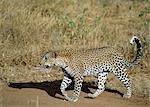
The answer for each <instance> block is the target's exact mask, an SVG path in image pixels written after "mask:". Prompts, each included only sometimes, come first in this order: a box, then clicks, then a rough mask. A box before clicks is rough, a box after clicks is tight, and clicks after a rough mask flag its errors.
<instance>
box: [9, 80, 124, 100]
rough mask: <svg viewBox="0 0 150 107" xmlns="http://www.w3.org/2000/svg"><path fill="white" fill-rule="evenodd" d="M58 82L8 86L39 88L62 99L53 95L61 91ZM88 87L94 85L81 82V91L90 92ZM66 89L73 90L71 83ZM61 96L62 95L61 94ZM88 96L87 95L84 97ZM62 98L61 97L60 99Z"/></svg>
mask: <svg viewBox="0 0 150 107" xmlns="http://www.w3.org/2000/svg"><path fill="white" fill-rule="evenodd" d="M60 84H61V80H57V81H53V82H47V81H46V82H41V83H32V82H28V83H10V84H9V87H12V88H18V89H21V88H35V89H41V90H44V91H46V92H47V93H48V95H50V96H52V97H54V98H58V99H62V98H60V97H57V96H55V95H56V94H59V95H62V93H61V91H60ZM89 88H92V89H96V88H97V87H96V86H93V85H91V84H90V83H86V82H84V83H83V87H82V91H83V92H85V93H92V92H91V91H90V90H89ZM67 90H73V84H71V85H70V86H69V87H68V88H67ZM105 91H107V92H111V93H117V94H119V95H120V96H123V94H122V93H120V92H119V91H117V90H112V89H105ZM62 96H63V95H62ZM86 98H88V97H86ZM62 100H63V99H62Z"/></svg>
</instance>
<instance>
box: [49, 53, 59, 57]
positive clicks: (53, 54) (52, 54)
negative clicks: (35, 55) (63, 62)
mask: <svg viewBox="0 0 150 107" xmlns="http://www.w3.org/2000/svg"><path fill="white" fill-rule="evenodd" d="M49 53H50V57H51V58H56V57H57V54H56V52H49Z"/></svg>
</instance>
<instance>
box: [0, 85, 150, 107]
mask: <svg viewBox="0 0 150 107" xmlns="http://www.w3.org/2000/svg"><path fill="white" fill-rule="evenodd" d="M53 85H55V84H53ZM56 85H57V84H56ZM12 87H15V88H12ZM92 91H94V89H92ZM71 92H72V90H71V91H69V93H71ZM0 93H1V96H0V98H1V99H0V107H92V106H93V107H150V102H149V100H148V98H135V97H132V98H130V99H123V98H122V97H121V96H120V95H119V94H116V93H111V92H107V91H105V92H104V93H102V94H101V95H100V96H98V97H97V98H95V99H89V98H85V97H86V96H87V91H85V90H84V91H82V92H81V95H80V99H79V100H78V101H77V102H76V103H72V102H68V101H64V100H63V96H62V95H61V93H60V91H59V88H58V87H57V86H53V87H51V88H43V87H39V86H37V85H35V86H20V85H19V86H11V87H6V88H3V89H2V90H0Z"/></svg>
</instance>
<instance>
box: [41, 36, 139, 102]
mask: <svg viewBox="0 0 150 107" xmlns="http://www.w3.org/2000/svg"><path fill="white" fill-rule="evenodd" d="M130 43H131V44H133V45H135V47H136V51H135V58H134V59H133V61H132V62H128V61H127V60H126V59H125V58H124V56H123V55H122V54H121V53H120V52H118V51H117V50H115V49H114V48H112V47H102V48H98V49H88V50H77V51H57V52H48V53H46V54H45V55H44V57H43V59H42V61H41V65H42V66H43V67H44V68H50V67H52V66H59V67H61V68H62V70H63V72H64V78H63V80H62V83H61V86H60V90H61V92H62V94H63V95H64V96H65V99H66V100H69V101H73V102H76V101H77V100H78V98H79V95H80V92H81V87H82V82H83V78H84V77H85V76H88V75H92V76H95V77H96V78H97V79H98V88H97V90H96V91H95V93H94V94H88V96H89V97H92V98H95V97H97V96H98V95H100V94H101V93H102V92H103V91H104V89H105V85H104V84H105V82H106V79H107V75H108V73H109V72H112V73H113V74H114V75H115V76H117V77H118V79H119V80H120V81H121V82H122V83H123V84H124V86H125V87H126V88H127V93H126V94H124V97H125V98H130V97H131V81H130V80H129V78H128V75H127V72H126V70H127V69H128V68H129V67H132V66H133V65H135V64H138V63H139V62H140V59H141V56H142V46H141V41H140V39H139V38H138V37H136V36H133V38H132V39H131V40H130ZM72 78H73V79H72ZM72 81H74V94H73V96H72V97H69V96H68V95H67V92H66V90H65V89H66V88H67V87H68V86H69V85H70V84H71V82H72Z"/></svg>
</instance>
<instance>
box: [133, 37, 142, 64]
mask: <svg viewBox="0 0 150 107" xmlns="http://www.w3.org/2000/svg"><path fill="white" fill-rule="evenodd" d="M130 43H131V44H132V45H134V46H135V56H134V59H133V61H132V62H131V63H130V66H134V65H137V64H139V62H140V60H141V57H142V53H143V51H142V50H143V49H142V44H141V40H140V39H139V38H138V37H137V36H133V37H132V39H131V40H130Z"/></svg>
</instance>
